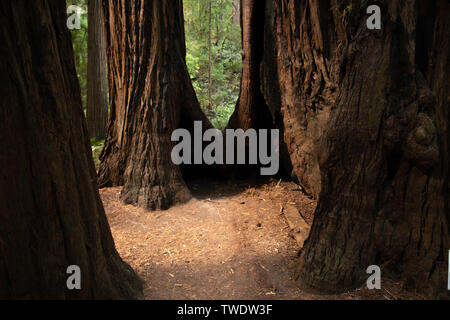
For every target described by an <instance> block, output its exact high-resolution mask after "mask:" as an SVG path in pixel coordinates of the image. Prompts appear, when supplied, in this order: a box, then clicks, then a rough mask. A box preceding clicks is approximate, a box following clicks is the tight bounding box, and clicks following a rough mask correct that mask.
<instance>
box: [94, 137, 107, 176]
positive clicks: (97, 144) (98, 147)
mask: <svg viewBox="0 0 450 320" xmlns="http://www.w3.org/2000/svg"><path fill="white" fill-rule="evenodd" d="M104 145H105V140H96V139H95V138H91V147H92V157H93V158H94V163H95V169H96V170H98V167H99V166H100V160H99V157H100V154H101V153H102V150H103V147H104Z"/></svg>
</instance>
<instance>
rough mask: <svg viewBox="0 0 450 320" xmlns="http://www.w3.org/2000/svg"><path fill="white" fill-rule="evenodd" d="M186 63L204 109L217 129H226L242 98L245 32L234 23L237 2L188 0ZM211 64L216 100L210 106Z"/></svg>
mask: <svg viewBox="0 0 450 320" xmlns="http://www.w3.org/2000/svg"><path fill="white" fill-rule="evenodd" d="M209 1H211V13H212V15H211V16H212V17H211V28H212V37H211V42H212V59H211V62H210V61H209V46H208V35H209ZM183 5H184V18H185V30H186V49H187V55H186V63H187V66H188V70H189V73H190V75H191V78H192V83H193V86H194V89H195V91H196V93H197V97H198V100H199V102H200V106H201V107H202V109H203V111H204V112H205V113H206V115H207V116H208V117H209V119H211V122H212V123H213V125H214V126H215V127H216V128H219V129H222V128H224V127H225V126H226V124H227V123H228V119H229V118H230V116H231V114H232V113H233V111H234V108H235V104H236V101H237V98H238V96H239V88H240V77H241V68H242V59H241V50H242V49H241V48H242V47H241V31H240V26H239V25H238V24H233V0H184V1H183ZM209 62H210V63H211V76H212V97H211V105H210V103H209V97H208V91H209V73H208V64H209Z"/></svg>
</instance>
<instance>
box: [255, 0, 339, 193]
mask: <svg viewBox="0 0 450 320" xmlns="http://www.w3.org/2000/svg"><path fill="white" fill-rule="evenodd" d="M266 7H267V8H266V18H265V29H264V35H265V36H264V49H263V50H261V51H263V52H264V57H263V67H262V79H263V80H262V83H263V90H264V96H265V99H266V102H267V104H268V106H269V109H270V110H271V113H272V116H273V118H274V121H275V123H276V125H277V127H278V128H279V129H280V130H281V132H283V137H284V145H285V147H286V149H287V153H288V157H287V158H288V159H287V160H286V159H285V160H284V161H283V163H284V166H285V168H286V170H287V171H288V172H289V173H290V174H291V176H292V177H293V178H294V179H295V180H298V182H299V183H300V184H301V185H302V186H303V187H304V189H305V190H306V191H307V193H308V194H309V195H311V196H313V197H314V198H316V199H317V198H318V197H319V194H320V190H321V174H320V168H319V161H318V156H319V152H318V147H317V146H318V145H319V141H320V138H321V137H322V135H323V133H324V130H326V128H327V122H328V117H329V114H330V111H331V108H332V106H333V104H334V101H335V98H336V94H337V90H336V84H335V83H336V81H335V78H336V76H337V72H336V71H337V70H336V65H337V60H336V54H335V52H336V48H337V41H336V34H339V28H340V25H335V24H334V18H333V16H331V15H329V14H328V13H327V10H329V8H330V3H329V1H266Z"/></svg>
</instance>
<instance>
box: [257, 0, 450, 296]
mask: <svg viewBox="0 0 450 320" xmlns="http://www.w3.org/2000/svg"><path fill="white" fill-rule="evenodd" d="M267 3H271V1H267ZM378 3H379V4H380V5H381V8H382V18H383V23H382V29H381V30H369V29H368V28H367V26H366V19H367V18H368V15H366V9H367V6H368V4H367V3H366V2H365V1H352V2H351V5H348V4H345V5H344V4H341V3H340V2H339V1H335V0H330V1H317V0H309V1H295V0H277V1H275V3H274V10H273V11H272V12H273V13H272V14H270V13H267V15H266V44H267V45H268V46H269V47H268V49H272V48H271V43H272V44H273V45H272V46H273V47H275V54H274V53H273V51H272V53H270V52H271V51H270V50H268V49H266V50H265V52H269V54H268V56H267V60H265V61H268V62H265V65H264V66H265V68H267V69H269V68H270V65H268V63H269V61H273V58H272V59H271V57H270V55H272V56H275V57H276V58H277V59H276V60H278V64H277V70H276V71H277V74H276V78H275V79H266V80H265V81H264V82H265V83H269V84H270V83H274V82H275V84H274V85H273V86H271V87H270V88H272V89H273V88H275V89H274V91H273V92H272V98H273V100H274V101H276V100H277V98H279V99H280V104H281V106H280V109H281V112H282V115H283V123H284V129H285V141H286V142H287V144H288V148H289V151H290V155H291V160H292V163H293V166H294V171H295V174H296V175H297V176H298V177H299V180H300V181H301V182H302V183H303V184H304V185H305V186H306V188H307V190H308V191H310V192H311V193H312V194H314V195H316V196H317V195H318V194H319V193H320V198H319V203H318V208H317V210H316V215H315V219H314V223H313V226H312V229H311V234H310V236H309V239H308V240H307V241H306V243H305V247H304V249H303V251H302V256H301V269H300V276H301V279H302V283H303V284H304V285H305V286H306V287H312V288H314V289H319V290H323V291H331V292H337V291H343V290H348V289H351V288H355V287H358V286H360V285H362V284H363V283H364V281H365V280H366V279H367V277H368V275H367V274H366V269H367V267H368V266H369V265H372V264H377V265H380V266H381V267H382V271H383V275H385V276H391V277H396V278H400V279H402V280H404V281H405V282H406V283H407V284H408V286H409V287H410V288H415V289H417V290H419V291H422V292H425V293H427V294H429V295H432V296H442V297H443V296H446V297H448V291H447V288H446V285H447V258H448V257H447V255H448V250H449V247H450V239H449V227H450V226H449V215H448V213H449V198H450V195H449V172H448V170H449V158H448V153H449V148H448V143H449V133H448V124H449V112H448V110H449V95H448V92H449V89H450V88H449V83H450V82H449V81H448V79H446V74H448V73H449V72H450V70H449V69H450V64H449V59H448V53H449V39H450V24H449V22H448V16H449V15H450V12H449V9H450V8H449V3H448V1H445V0H438V1H436V2H433V3H431V2H426V1H419V0H417V1H413V0H410V1H400V0H393V1H378ZM271 39H272V40H271ZM270 40H271V41H270ZM265 59H266V58H265ZM269 76H270V73H266V75H265V78H268V77H269ZM266 87H267V86H266ZM277 90H279V92H280V95H279V97H277V94H276V93H277ZM319 179H321V180H320V182H321V183H319Z"/></svg>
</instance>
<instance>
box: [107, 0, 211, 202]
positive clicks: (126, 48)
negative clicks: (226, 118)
mask: <svg viewBox="0 0 450 320" xmlns="http://www.w3.org/2000/svg"><path fill="white" fill-rule="evenodd" d="M103 8H104V16H105V26H106V35H107V39H106V42H107V47H108V65H109V72H108V74H109V87H110V105H111V112H110V118H109V121H108V130H107V132H108V133H107V138H106V141H105V148H104V150H103V152H102V154H101V156H100V160H101V164H100V169H99V184H100V186H101V187H105V186H120V185H123V189H122V193H121V199H122V200H123V201H125V202H126V203H132V204H137V205H138V206H141V207H145V208H147V209H157V208H158V209H159V208H168V207H169V206H171V205H172V204H174V203H177V202H182V201H186V200H187V199H189V198H190V192H189V190H188V188H187V187H186V184H185V181H184V179H183V175H182V172H181V170H180V168H179V167H178V166H176V165H174V164H173V163H172V161H171V156H170V155H171V150H172V147H173V145H174V144H173V143H172V142H171V134H172V132H173V130H175V129H177V128H186V129H188V130H190V131H191V132H192V130H193V124H194V121H196V120H198V121H202V122H203V129H204V130H206V129H208V128H212V125H211V123H210V122H209V120H208V119H207V118H206V116H205V115H204V114H203V112H202V111H201V109H200V105H199V103H198V100H197V97H196V95H195V92H194V89H193V87H192V84H191V80H190V77H189V74H188V71H187V67H186V61H185V57H186V45H185V37H184V18H183V7H182V1H181V0H175V1H144V0H132V1H128V0H123V1H112V0H104V1H103ZM197 170H201V168H198V169H197Z"/></svg>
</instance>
